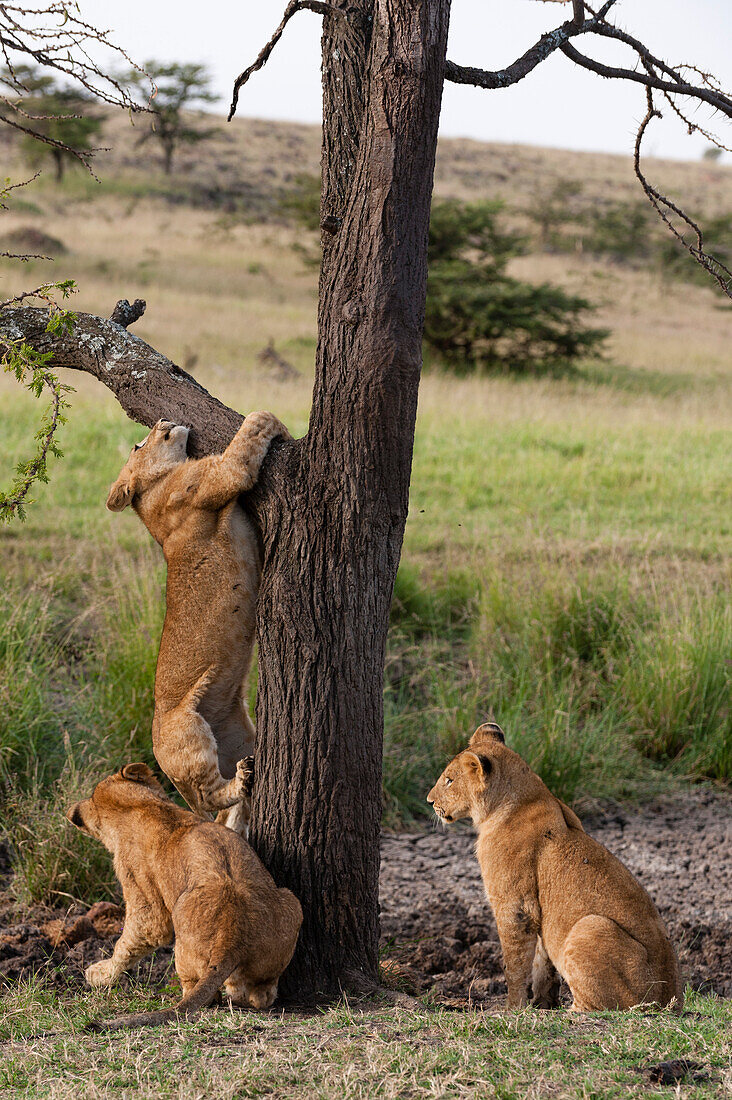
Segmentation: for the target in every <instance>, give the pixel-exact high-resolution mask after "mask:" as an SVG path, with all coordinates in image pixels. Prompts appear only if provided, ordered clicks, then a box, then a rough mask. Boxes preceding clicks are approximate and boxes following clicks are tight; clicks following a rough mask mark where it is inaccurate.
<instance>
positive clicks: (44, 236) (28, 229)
mask: <svg viewBox="0 0 732 1100" xmlns="http://www.w3.org/2000/svg"><path fill="white" fill-rule="evenodd" d="M0 251H3V252H12V253H13V254H14V255H19V256H46V257H48V256H51V257H53V256H63V255H64V254H65V253H66V252H68V249H67V247H66V245H65V244H64V243H63V241H60V240H59V239H58V237H52V236H51V235H50V233H44V232H43V231H42V230H40V229H36V228H35V227H34V226H32V225H22V226H20V227H19V228H18V229H14V230H13V231H12V232H11V233H6V234H5V236H4V237H3V238H2V239H1V240H0Z"/></svg>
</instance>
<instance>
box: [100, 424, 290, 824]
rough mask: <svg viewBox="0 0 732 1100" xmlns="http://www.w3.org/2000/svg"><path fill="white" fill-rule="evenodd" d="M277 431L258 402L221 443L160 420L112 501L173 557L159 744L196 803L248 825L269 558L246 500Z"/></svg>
mask: <svg viewBox="0 0 732 1100" xmlns="http://www.w3.org/2000/svg"><path fill="white" fill-rule="evenodd" d="M276 436H284V437H285V438H287V439H289V438H290V436H289V433H288V431H287V429H286V428H285V427H284V425H283V424H281V423H280V421H279V420H278V419H277V418H276V417H275V416H273V415H272V414H271V413H268V412H255V413H250V415H249V416H247V418H246V419H245V420H244V422H243V424H242V425H241V427H240V428H239V431H238V432H237V433H236V435H235V436H234V438H233V440H232V441H231V443H230V444H229V446H228V447H227V448H226V450H225V451H224V453H223V454H221V455H211V456H209V457H207V458H201V459H192V458H187V457H186V444H187V442H188V428H185V427H182V426H181V425H176V424H173V423H171V422H170V421H168V420H159V421H158V423H157V424H156V425H155V427H154V428H153V429H152V431H151V432H150V434H149V435H148V436H147V437H146V438H145V439H144V440H143V441H142V443H139V444H137V445H136V446H135V447H134V449H133V450H132V452H131V454H130V457H129V458H128V460H127V462H126V463H125V465H124V467H123V468H122V471H121V473H120V475H119V477H118V478H117V480H116V482H115V483H114V485H113V486H112V488H111V489H110V491H109V497H108V499H107V507H108V508H110V509H111V510H112V511H114V512H119V511H121V510H122V509H123V508H126V507H127V505H130V504H131V505H132V507H133V509H134V510H135V512H137V514H138V516H139V517H140V519H141V520H142V522H143V523H144V524H145V526H146V527H147V529H148V531H149V532H150V534H151V535H152V536H153V538H154V539H155V540H156V541H157V542H159V543H160V545H161V546H162V548H163V554H164V556H165V560H166V562H167V565H168V580H167V587H166V612H165V624H164V626H163V634H162V638H161V640H160V652H159V654H158V664H157V670H156V673H155V714H154V717H153V729H152V740H153V751H154V753H155V757H156V759H157V761H158V763H159V764H160V767H161V768H162V770H163V771H164V772H165V774H166V775H167V776H168V777H169V779H170V780H171V781H172V782H173V783H174V784H175V786H176V787H177V788H178V790H179V791H180V793H181V794H182V796H183V798H185V800H186V802H187V803H188V805H189V806H190V807H191V809H192V810H195V811H196V813H198V814H200V815H201V816H202V817H209V816H210V815H212V814H216V813H218V815H219V816H218V818H217V820H219V821H221V822H222V823H223V824H225V825H228V826H229V828H231V829H234V830H236V831H237V832H244V830H245V828H246V824H247V822H248V820H249V802H248V799H246V797H245V794H244V780H245V776H244V770H243V769H244V765H243V763H242V761H243V760H244V758H245V757H246V756H249V755H250V754H251V753H252V752H254V726H253V724H252V722H251V719H250V717H249V714H248V712H247V705H246V689H247V677H248V674H249V666H250V664H251V658H252V648H253V645H254V631H255V608H256V602H257V593H258V591H259V578H260V572H261V561H260V551H259V544H258V541H257V534H256V531H255V529H254V527H253V525H252V523H251V522H250V520H249V518H248V517H247V515H246V513H245V512H244V510H243V509H242V508H241V506H240V505H239V503H238V497H239V494H240V493H244V492H246V491H247V490H249V489H251V488H252V487H253V485H254V483H255V482H256V480H257V477H258V476H259V471H260V467H261V465H262V461H263V459H264V457H265V455H266V453H267V450H268V448H269V445H270V443H271V442H272V440H273V439H274V438H275V437H276Z"/></svg>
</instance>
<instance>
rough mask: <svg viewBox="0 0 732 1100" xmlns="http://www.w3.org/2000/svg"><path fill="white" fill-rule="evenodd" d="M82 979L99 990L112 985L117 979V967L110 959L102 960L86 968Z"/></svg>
mask: <svg viewBox="0 0 732 1100" xmlns="http://www.w3.org/2000/svg"><path fill="white" fill-rule="evenodd" d="M84 977H85V978H86V980H87V982H88V983H89V985H93V986H94V987H95V988H97V989H99V988H102V987H103V986H108V985H112V983H113V982H114V981H115V979H116V977H117V967H116V966H115V965H114V963H113V962H112V960H111V959H102V961H101V962H98V963H92V965H91V966H87V968H86V970H85V971H84Z"/></svg>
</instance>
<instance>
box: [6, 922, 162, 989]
mask: <svg viewBox="0 0 732 1100" xmlns="http://www.w3.org/2000/svg"><path fill="white" fill-rule="evenodd" d="M43 918H45V919H43ZM123 920H124V910H123V908H122V907H121V906H119V905H113V904H112V903H111V902H106V901H101V902H97V903H96V904H95V905H92V907H91V909H88V910H87V911H86V912H84V911H83V910H81V909H74V910H72V911H71V912H66V913H62V912H58V913H55V914H54V913H53V912H52V911H47V912H45V913H44V914H43V915H42V916H39V917H38V918H37V922H36V923H33V922H29V921H26V922H23V923H19V924H12V925H10V926H9V927H6V928H3V929H2V930H0V979H3V978H4V979H5V981H7V982H13V981H19V980H21V979H22V978H26V977H29V976H30V975H31V974H36V975H39V976H40V977H41V978H42V980H43V983H44V985H47V986H49V987H51V988H54V989H82V988H83V987H84V984H85V983H84V971H85V969H86V968H87V966H90V965H91V963H94V962H98V961H99V959H105V958H108V957H109V956H110V955H111V954H112V949H113V947H114V941H115V940H116V939H117V936H119V934H120V932H121V931H122V922H123ZM171 965H172V950H171V949H167V948H166V949H163V950H160V951H156V952H155V956H154V958H153V960H152V962H151V960H149V959H148V960H146V961H144V962H143V963H141V964H140V967H139V968H138V969H137V970H133V971H131V972H130V974H129V976H127V977H126V978H125V979H124V981H125V982H130V981H135V980H136V978H137V977H138V976H140V974H139V972H140V971H143V972H144V978H145V981H146V983H152V984H153V985H157V984H165V982H166V981H167V977H168V973H169V971H170V967H171Z"/></svg>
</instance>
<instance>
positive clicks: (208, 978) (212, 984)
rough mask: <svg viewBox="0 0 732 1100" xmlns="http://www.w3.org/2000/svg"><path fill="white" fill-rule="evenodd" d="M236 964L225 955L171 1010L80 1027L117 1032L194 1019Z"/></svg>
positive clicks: (121, 1017)
mask: <svg viewBox="0 0 732 1100" xmlns="http://www.w3.org/2000/svg"><path fill="white" fill-rule="evenodd" d="M237 965H238V959H237V958H236V956H235V955H233V954H232V955H227V956H226V958H225V959H223V960H222V962H220V963H219V964H218V966H215V967H214V969H213V970H210V971H209V972H208V974H206V975H205V977H203V978H201V980H200V981H199V983H198V985H196V986H194V988H193V989H192V990H191V991H190V993H187V994H186V996H185V997H184V998H183V1000H182V1001H180V1003H179V1004H177V1005H174V1006H173V1008H165V1009H162V1010H161V1011H160V1012H138V1013H136V1014H135V1015H132V1016H119V1017H118V1018H117V1019H116V1020H92V1021H91V1022H90V1023H88V1024H87V1025H86V1027H85V1028H84V1030H85V1031H92V1032H100V1031H121V1030H122V1029H123V1028H134V1027H157V1026H158V1024H167V1023H169V1022H170V1021H171V1020H185V1019H187V1018H188V1017H190V1016H195V1015H196V1014H197V1013H198V1012H200V1011H201V1009H202V1008H206V1007H207V1006H208V1005H210V1004H211V1002H212V1000H213V999H214V997H215V996H216V994H217V992H218V991H219V989H221V986H222V985H223V984H224V982H225V981H226V979H227V978H228V977H229V975H230V974H231V973H232V971H233V970H234V969H235V968H236V966H237Z"/></svg>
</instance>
